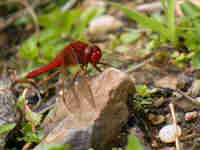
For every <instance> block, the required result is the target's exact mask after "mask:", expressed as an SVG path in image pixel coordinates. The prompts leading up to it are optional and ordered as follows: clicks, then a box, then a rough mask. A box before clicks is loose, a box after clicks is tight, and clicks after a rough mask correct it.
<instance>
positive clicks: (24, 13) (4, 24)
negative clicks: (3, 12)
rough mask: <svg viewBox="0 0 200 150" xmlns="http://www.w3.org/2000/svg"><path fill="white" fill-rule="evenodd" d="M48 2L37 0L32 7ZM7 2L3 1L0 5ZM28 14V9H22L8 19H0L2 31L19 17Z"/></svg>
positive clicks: (0, 29) (46, 0) (47, 0)
mask: <svg viewBox="0 0 200 150" xmlns="http://www.w3.org/2000/svg"><path fill="white" fill-rule="evenodd" d="M18 1H19V2H20V3H21V2H22V1H21V0H18ZM48 2H49V0H42V1H40V0H35V1H34V2H33V4H32V6H31V7H32V9H34V8H36V7H38V6H39V5H41V4H46V3H48ZM7 3H8V2H2V3H0V5H3V4H4V5H5V4H7ZM25 7H26V6H25ZM26 15H27V10H26V9H24V10H21V11H19V12H17V13H15V14H14V15H12V16H10V17H9V18H8V19H7V20H4V19H3V20H2V21H0V31H2V30H4V29H5V28H6V27H7V26H9V25H10V24H12V23H14V22H15V21H16V20H17V19H19V18H21V17H24V16H26Z"/></svg>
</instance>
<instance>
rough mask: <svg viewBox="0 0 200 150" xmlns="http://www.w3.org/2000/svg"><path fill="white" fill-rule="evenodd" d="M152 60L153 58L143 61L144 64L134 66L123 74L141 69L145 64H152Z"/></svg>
mask: <svg viewBox="0 0 200 150" xmlns="http://www.w3.org/2000/svg"><path fill="white" fill-rule="evenodd" d="M153 60H154V57H150V58H149V59H147V60H145V61H144V62H142V63H140V64H137V65H136V66H134V67H133V68H129V69H127V70H126V71H125V72H126V73H132V72H134V71H136V70H138V69H140V68H142V67H143V66H145V65H146V64H149V63H150V62H152V61H153Z"/></svg>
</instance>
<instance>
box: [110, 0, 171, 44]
mask: <svg viewBox="0 0 200 150" xmlns="http://www.w3.org/2000/svg"><path fill="white" fill-rule="evenodd" d="M108 4H110V5H112V6H113V7H116V8H118V9H120V10H121V11H122V12H123V13H124V14H126V15H127V16H128V17H130V18H131V19H133V20H135V21H136V22H137V23H139V24H140V25H141V26H143V27H144V28H147V29H151V30H152V31H154V32H158V33H159V34H160V35H161V37H162V38H165V39H168V40H170V36H169V32H168V29H167V27H165V26H164V25H163V24H161V23H160V22H158V21H157V20H155V18H150V17H148V16H146V15H144V14H143V13H140V12H138V11H136V10H133V9H129V8H125V7H123V6H122V5H120V4H117V3H112V2H109V3H108Z"/></svg>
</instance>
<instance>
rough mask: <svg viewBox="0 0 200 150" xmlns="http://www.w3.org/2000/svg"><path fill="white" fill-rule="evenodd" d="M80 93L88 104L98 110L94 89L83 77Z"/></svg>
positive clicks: (80, 83) (80, 82)
mask: <svg viewBox="0 0 200 150" xmlns="http://www.w3.org/2000/svg"><path fill="white" fill-rule="evenodd" d="M78 86H79V89H80V90H79V93H80V94H81V95H82V96H83V99H84V100H86V101H87V103H88V104H89V105H90V106H92V107H93V108H94V109H95V108H96V104H95V100H94V95H93V92H92V89H91V87H90V85H89V82H88V81H87V80H86V78H85V76H81V79H80V80H79V82H78Z"/></svg>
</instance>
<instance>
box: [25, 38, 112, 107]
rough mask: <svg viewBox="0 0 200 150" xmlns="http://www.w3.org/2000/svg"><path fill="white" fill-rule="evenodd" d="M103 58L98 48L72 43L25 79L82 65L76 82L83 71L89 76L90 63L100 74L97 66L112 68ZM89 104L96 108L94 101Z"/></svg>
mask: <svg viewBox="0 0 200 150" xmlns="http://www.w3.org/2000/svg"><path fill="white" fill-rule="evenodd" d="M101 57H102V52H101V49H100V48H99V47H98V46H96V45H89V44H87V43H85V42H81V41H76V42H72V43H70V44H68V45H67V46H66V47H65V48H64V49H63V50H62V51H61V52H60V53H59V54H58V55H57V56H56V58H55V59H54V60H53V61H52V62H51V63H49V64H48V65H46V66H44V67H42V68H39V69H36V70H35V71H32V72H30V73H28V74H27V75H26V76H25V77H26V78H34V77H37V76H38V75H40V74H43V73H45V72H48V71H50V70H52V69H54V68H57V67H61V68H62V69H64V68H67V67H70V66H75V65H80V68H81V70H79V71H78V72H77V73H76V74H75V76H74V78H73V81H74V80H75V79H76V77H77V76H78V74H79V73H80V71H83V72H84V74H87V67H88V64H89V63H91V64H92V65H93V66H94V67H95V68H96V70H98V71H99V72H101V69H100V68H99V67H98V66H97V65H98V64H102V65H106V66H111V65H109V64H106V63H103V62H100V59H101ZM63 84H64V81H63ZM63 89H64V88H63ZM90 91H91V90H90ZM63 95H64V90H63ZM63 99H64V98H63ZM88 101H89V100H88ZM89 103H90V104H92V105H93V106H94V107H95V102H94V99H93V102H91V100H90V102H89Z"/></svg>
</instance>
